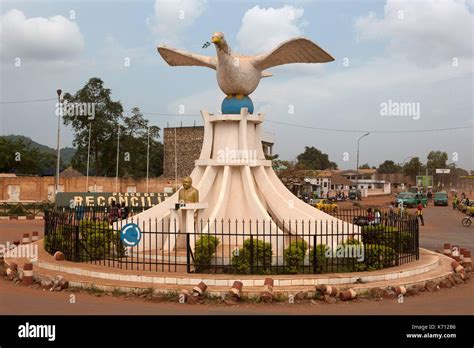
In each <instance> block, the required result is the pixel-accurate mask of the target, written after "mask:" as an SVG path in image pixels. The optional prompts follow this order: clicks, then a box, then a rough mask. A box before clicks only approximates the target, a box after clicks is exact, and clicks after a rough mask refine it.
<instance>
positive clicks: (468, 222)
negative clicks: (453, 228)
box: [461, 214, 472, 227]
mask: <svg viewBox="0 0 474 348" xmlns="http://www.w3.org/2000/svg"><path fill="white" fill-rule="evenodd" d="M471 218H472V214H469V215H468V216H466V217H465V218H463V219H462V221H461V222H462V225H463V226H464V227H469V226H471V223H472V221H471Z"/></svg>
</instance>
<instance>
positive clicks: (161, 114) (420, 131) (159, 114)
mask: <svg viewBox="0 0 474 348" xmlns="http://www.w3.org/2000/svg"><path fill="white" fill-rule="evenodd" d="M141 113H142V114H144V115H154V116H173V117H181V116H185V117H186V116H187V117H200V116H201V115H198V114H172V113H157V112H141ZM266 121H267V122H270V123H275V124H279V125H283V126H290V127H299V128H306V129H313V130H319V131H327V132H345V133H362V132H370V133H428V132H446V131H453V130H460V129H469V128H474V125H473V126H464V127H448V128H433V129H410V130H370V129H338V128H324V127H313V126H306V125H302V124H295V123H287V122H280V121H273V120H270V119H268V118H267V119H266Z"/></svg>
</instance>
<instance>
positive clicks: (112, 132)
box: [63, 77, 163, 177]
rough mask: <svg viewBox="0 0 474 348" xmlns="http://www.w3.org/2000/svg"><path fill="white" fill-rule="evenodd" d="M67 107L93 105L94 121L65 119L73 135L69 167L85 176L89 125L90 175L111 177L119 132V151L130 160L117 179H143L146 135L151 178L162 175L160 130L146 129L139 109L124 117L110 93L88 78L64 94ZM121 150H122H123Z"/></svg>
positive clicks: (97, 79)
mask: <svg viewBox="0 0 474 348" xmlns="http://www.w3.org/2000/svg"><path fill="white" fill-rule="evenodd" d="M64 99H65V100H66V101H67V102H68V103H94V104H95V117H94V120H93V121H91V120H90V119H89V117H86V116H80V117H77V116H71V115H68V114H66V115H64V116H63V119H64V124H65V125H71V126H72V128H73V131H74V142H73V145H74V146H75V147H77V152H76V153H75V154H74V157H73V159H72V165H73V167H74V168H76V169H77V170H79V171H81V172H82V173H85V170H86V163H87V161H86V159H87V148H88V141H89V125H90V126H91V147H90V149H91V160H90V163H91V173H92V174H93V175H98V176H114V175H115V162H113V161H110V158H115V156H116V151H117V137H118V132H119V129H120V149H121V151H123V152H122V153H121V157H122V158H123V157H124V156H125V153H124V152H128V153H129V155H130V156H129V160H128V161H122V162H121V163H122V164H121V166H120V172H119V175H120V176H121V177H144V176H145V175H146V163H147V161H146V155H147V144H148V135H149V140H150V175H151V176H159V175H161V174H162V172H163V168H162V167H163V145H162V144H161V143H160V142H158V141H157V139H158V138H159V130H160V128H159V127H157V126H149V121H148V120H146V119H145V118H144V117H143V114H142V113H141V112H140V109H139V108H133V109H132V110H131V116H125V115H123V111H124V110H123V107H122V104H121V103H120V102H119V101H114V100H112V92H111V90H110V89H108V88H105V86H104V82H103V81H102V80H101V79H99V78H96V77H94V78H91V79H90V80H89V81H88V82H87V83H86V84H85V85H84V87H82V88H81V89H80V90H78V91H77V92H76V93H75V94H74V95H71V94H69V93H66V94H65V95H64ZM122 149H123V150H122Z"/></svg>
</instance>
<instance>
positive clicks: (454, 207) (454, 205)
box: [453, 194, 458, 210]
mask: <svg viewBox="0 0 474 348" xmlns="http://www.w3.org/2000/svg"><path fill="white" fill-rule="evenodd" d="M457 207H458V195H456V194H455V195H454V197H453V210H455V209H456V208H457Z"/></svg>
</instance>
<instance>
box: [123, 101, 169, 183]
mask: <svg viewBox="0 0 474 348" xmlns="http://www.w3.org/2000/svg"><path fill="white" fill-rule="evenodd" d="M131 113H132V116H130V117H125V118H124V124H125V125H124V126H121V131H120V138H121V141H120V150H121V151H120V152H121V154H122V158H121V159H120V163H121V165H120V175H121V176H124V177H128V176H131V177H135V178H137V177H145V176H146V155H147V144H148V135H149V136H150V169H149V175H150V176H160V175H161V174H162V173H163V144H162V143H160V142H158V141H157V139H158V138H159V132H160V128H159V127H157V126H149V124H148V122H149V121H148V120H146V119H144V118H143V114H141V112H140V109H139V108H137V107H135V108H133V109H132V112H131Z"/></svg>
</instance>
